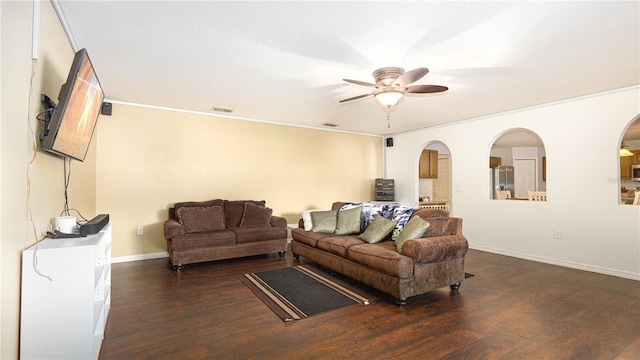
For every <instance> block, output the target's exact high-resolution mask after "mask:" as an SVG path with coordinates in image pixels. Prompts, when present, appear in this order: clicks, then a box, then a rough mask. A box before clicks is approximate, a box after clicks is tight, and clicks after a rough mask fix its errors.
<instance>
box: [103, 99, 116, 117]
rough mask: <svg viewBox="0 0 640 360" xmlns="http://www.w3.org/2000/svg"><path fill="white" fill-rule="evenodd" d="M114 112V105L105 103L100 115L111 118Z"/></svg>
mask: <svg viewBox="0 0 640 360" xmlns="http://www.w3.org/2000/svg"><path fill="white" fill-rule="evenodd" d="M112 111H113V105H112V104H111V103H110V102H103V103H102V108H101V109H100V114H102V115H107V116H111V112H112Z"/></svg>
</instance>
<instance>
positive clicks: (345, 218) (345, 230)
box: [335, 206, 362, 235]
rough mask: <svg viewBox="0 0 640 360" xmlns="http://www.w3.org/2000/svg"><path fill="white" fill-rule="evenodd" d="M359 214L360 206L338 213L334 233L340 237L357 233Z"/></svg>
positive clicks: (360, 212)
mask: <svg viewBox="0 0 640 360" xmlns="http://www.w3.org/2000/svg"><path fill="white" fill-rule="evenodd" d="M361 214H362V206H358V207H355V208H352V209H347V210H340V211H338V223H337V225H336V230H335V233H336V234H340V235H347V234H357V233H359V232H360V215H361Z"/></svg>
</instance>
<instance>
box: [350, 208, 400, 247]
mask: <svg viewBox="0 0 640 360" xmlns="http://www.w3.org/2000/svg"><path fill="white" fill-rule="evenodd" d="M397 223H398V222H397V221H391V220H389V219H386V218H384V217H383V216H380V215H378V216H376V217H374V218H373V221H371V224H369V226H367V228H366V229H365V230H364V232H363V233H362V234H361V235H360V236H358V237H359V238H360V239H361V240H364V241H366V242H368V243H369V244H375V243H377V242H380V241H382V240H383V239H384V238H385V237H387V235H389V234H390V233H391V231H393V228H394V227H395V226H396V224H397Z"/></svg>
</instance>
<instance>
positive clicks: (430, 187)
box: [418, 141, 451, 206]
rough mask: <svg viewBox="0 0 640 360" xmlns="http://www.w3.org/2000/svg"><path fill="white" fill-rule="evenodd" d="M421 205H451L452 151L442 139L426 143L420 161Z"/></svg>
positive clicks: (419, 193) (419, 197) (419, 195)
mask: <svg viewBox="0 0 640 360" xmlns="http://www.w3.org/2000/svg"><path fill="white" fill-rule="evenodd" d="M418 201H419V205H421V206H427V205H451V151H450V150H449V148H448V147H447V145H445V144H444V143H443V142H441V141H431V142H428V143H426V144H425V146H424V148H423V149H422V153H421V155H420V160H419V163H418Z"/></svg>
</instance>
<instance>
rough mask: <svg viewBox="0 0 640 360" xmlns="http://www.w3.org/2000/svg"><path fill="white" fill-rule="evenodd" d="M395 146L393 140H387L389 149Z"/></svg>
mask: <svg viewBox="0 0 640 360" xmlns="http://www.w3.org/2000/svg"><path fill="white" fill-rule="evenodd" d="M392 146H393V138H387V147H392Z"/></svg>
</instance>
